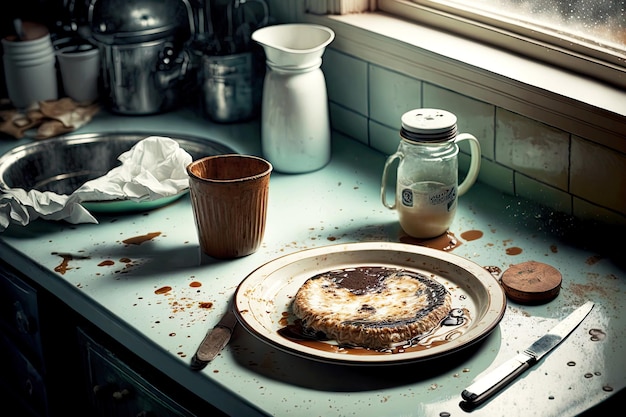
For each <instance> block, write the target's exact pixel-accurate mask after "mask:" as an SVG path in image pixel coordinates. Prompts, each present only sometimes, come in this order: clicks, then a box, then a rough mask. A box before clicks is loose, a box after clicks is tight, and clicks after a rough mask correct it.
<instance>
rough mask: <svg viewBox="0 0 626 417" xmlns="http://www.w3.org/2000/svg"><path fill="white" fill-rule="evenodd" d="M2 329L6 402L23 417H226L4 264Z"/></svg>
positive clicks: (0, 387)
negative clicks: (200, 415)
mask: <svg viewBox="0 0 626 417" xmlns="http://www.w3.org/2000/svg"><path fill="white" fill-rule="evenodd" d="M0 329H1V331H2V333H1V334H0V357H2V361H1V363H2V365H1V366H2V372H1V373H0V400H2V401H3V404H11V406H12V407H11V408H13V409H14V410H16V411H15V415H16V416H20V417H21V416H27V417H31V416H32V417H48V416H50V417H55V416H59V417H61V416H63V417H64V416H67V415H90V416H101V417H120V416H128V417H140V416H141V417H148V416H150V417H192V416H194V415H199V414H205V413H208V414H209V415H212V416H219V415H221V414H220V412H219V411H218V410H215V409H214V408H213V407H212V406H211V405H209V404H207V403H206V402H204V401H202V400H200V399H199V398H197V397H194V396H193V395H192V394H190V393H188V392H186V391H185V390H184V389H182V388H180V387H178V386H177V385H176V384H172V383H171V381H169V380H168V378H167V377H165V376H164V375H162V374H160V373H159V372H158V371H156V370H155V369H154V368H153V367H151V366H150V365H149V364H147V363H145V362H144V361H142V360H141V359H139V358H137V357H135V356H134V355H132V354H130V353H129V352H128V351H127V350H126V349H125V348H124V346H123V345H122V344H119V343H116V342H114V341H113V340H111V339H110V338H109V337H108V336H107V335H105V334H104V333H102V332H101V331H99V330H98V329H97V328H95V327H94V326H93V325H92V324H90V323H89V322H87V321H86V320H85V319H84V318H81V317H80V315H79V314H77V313H76V312H74V311H72V310H71V309H69V308H68V307H67V306H66V305H64V303H63V302H61V301H60V300H58V299H56V298H55V297H54V296H52V295H51V294H49V293H48V292H47V291H46V290H45V289H42V288H39V287H38V286H37V285H36V284H34V283H32V282H30V280H29V279H28V278H27V277H24V276H22V275H21V274H20V273H19V272H17V271H15V270H14V269H12V268H11V267H10V266H9V265H7V264H6V263H4V262H2V263H1V264H0ZM164 387H167V390H164Z"/></svg>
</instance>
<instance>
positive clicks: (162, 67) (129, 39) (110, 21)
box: [88, 0, 194, 115]
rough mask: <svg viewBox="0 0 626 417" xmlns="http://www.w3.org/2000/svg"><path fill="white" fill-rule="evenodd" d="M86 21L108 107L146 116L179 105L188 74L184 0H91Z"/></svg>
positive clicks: (190, 21)
mask: <svg viewBox="0 0 626 417" xmlns="http://www.w3.org/2000/svg"><path fill="white" fill-rule="evenodd" d="M88 21H89V25H90V28H91V35H92V38H93V41H94V43H95V44H96V45H97V46H98V48H99V49H100V55H101V62H102V84H103V90H104V95H105V97H106V101H107V104H108V106H109V107H110V109H111V110H112V111H114V112H116V113H121V114H128V115H145V114H154V113H161V112H164V111H167V110H171V109H172V108H174V107H176V106H178V105H179V104H180V102H181V101H182V100H183V97H184V94H183V90H184V86H185V85H186V83H187V82H189V80H188V78H189V75H190V73H191V71H190V67H191V57H190V53H189V51H188V49H187V45H188V42H189V41H190V39H191V38H192V36H193V33H194V17H193V12H192V9H191V6H190V4H189V2H188V0H91V2H90V5H89V11H88Z"/></svg>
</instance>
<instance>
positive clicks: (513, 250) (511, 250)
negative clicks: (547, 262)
mask: <svg viewBox="0 0 626 417" xmlns="http://www.w3.org/2000/svg"><path fill="white" fill-rule="evenodd" d="M505 252H506V254H507V255H519V254H520V253H522V248H518V247H517V246H513V247H510V248H506V249H505Z"/></svg>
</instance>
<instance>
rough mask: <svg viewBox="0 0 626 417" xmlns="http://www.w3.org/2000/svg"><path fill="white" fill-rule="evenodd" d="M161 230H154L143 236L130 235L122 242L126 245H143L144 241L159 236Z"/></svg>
mask: <svg viewBox="0 0 626 417" xmlns="http://www.w3.org/2000/svg"><path fill="white" fill-rule="evenodd" d="M160 235H161V232H152V233H148V234H145V235H141V236H135V237H130V238H128V239H124V240H122V243H124V244H126V245H141V244H142V243H144V242H147V241H149V240H152V239H154V238H155V237H157V236H160Z"/></svg>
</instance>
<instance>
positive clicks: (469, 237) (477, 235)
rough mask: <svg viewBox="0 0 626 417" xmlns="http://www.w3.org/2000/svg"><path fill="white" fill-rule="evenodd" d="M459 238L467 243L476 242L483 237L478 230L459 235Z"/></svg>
mask: <svg viewBox="0 0 626 417" xmlns="http://www.w3.org/2000/svg"><path fill="white" fill-rule="evenodd" d="M461 237H462V238H463V239H465V240H467V241H468V242H469V241H471V240H476V239H480V238H481V237H483V232H481V231H480V230H467V231H465V232H463V233H461Z"/></svg>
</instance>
